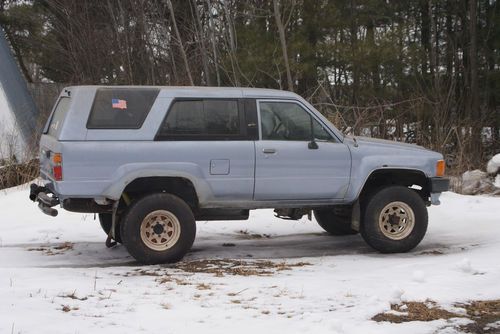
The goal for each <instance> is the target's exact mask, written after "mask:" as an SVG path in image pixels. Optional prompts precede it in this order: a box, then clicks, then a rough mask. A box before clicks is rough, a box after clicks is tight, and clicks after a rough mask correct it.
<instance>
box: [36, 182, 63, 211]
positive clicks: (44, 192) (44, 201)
mask: <svg viewBox="0 0 500 334" xmlns="http://www.w3.org/2000/svg"><path fill="white" fill-rule="evenodd" d="M49 194H52V191H50V190H49V189H48V188H46V187H43V186H39V185H37V184H34V183H32V184H31V186H30V196H29V198H30V200H32V201H33V202H38V208H39V209H40V210H41V211H42V212H43V213H45V214H47V215H49V216H52V217H55V216H57V214H58V212H57V210H56V209H54V208H53V207H54V206H56V205H58V204H59V198H57V197H55V196H49Z"/></svg>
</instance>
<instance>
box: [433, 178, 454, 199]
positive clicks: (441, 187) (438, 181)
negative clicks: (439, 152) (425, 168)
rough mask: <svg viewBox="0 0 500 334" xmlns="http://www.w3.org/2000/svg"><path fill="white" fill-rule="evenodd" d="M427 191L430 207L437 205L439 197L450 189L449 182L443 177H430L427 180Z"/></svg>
mask: <svg viewBox="0 0 500 334" xmlns="http://www.w3.org/2000/svg"><path fill="white" fill-rule="evenodd" d="M429 189H430V197H431V204H432V205H439V204H441V202H440V201H439V197H440V196H441V193H442V192H444V191H448V190H449V189H450V180H449V179H447V178H444V177H431V178H429Z"/></svg>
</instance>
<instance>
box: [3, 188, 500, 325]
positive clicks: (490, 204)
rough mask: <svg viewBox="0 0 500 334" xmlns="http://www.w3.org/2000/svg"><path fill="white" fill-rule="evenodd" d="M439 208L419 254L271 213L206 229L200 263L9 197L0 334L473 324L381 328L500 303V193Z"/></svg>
mask: <svg viewBox="0 0 500 334" xmlns="http://www.w3.org/2000/svg"><path fill="white" fill-rule="evenodd" d="M429 211H430V221H429V230H428V233H427V236H426V238H425V239H424V241H423V242H422V243H421V244H420V246H419V247H418V248H417V249H415V250H414V251H413V252H411V253H408V254H398V255H382V254H378V253H376V252H374V251H372V250H371V249H370V248H369V247H368V246H366V244H365V243H364V241H363V240H362V239H361V237H360V236H349V237H331V236H328V235H326V234H325V233H323V232H322V230H321V229H320V228H319V227H318V226H317V225H316V224H315V223H314V222H309V221H307V220H306V219H303V220H301V221H298V222H291V221H284V220H279V219H277V218H274V217H273V215H272V212H271V211H270V210H265V211H257V212H255V213H253V214H252V215H251V218H250V219H249V220H248V221H243V222H200V223H199V224H198V234H197V239H196V241H195V244H194V247H193V250H192V252H191V253H190V254H189V255H188V256H187V258H186V259H185V261H191V262H184V264H181V265H178V266H149V267H147V266H138V265H137V264H136V263H134V261H133V259H132V258H131V257H130V256H129V255H128V254H127V252H126V251H125V249H124V248H123V246H117V247H115V248H112V249H107V248H106V247H105V245H104V238H105V237H104V234H103V232H102V231H101V230H100V227H99V225H98V223H97V222H96V221H94V220H93V216H92V215H81V214H74V213H68V212H64V211H60V214H59V216H58V217H57V218H51V217H48V216H45V215H43V214H42V213H41V212H39V210H38V209H37V208H36V205H34V204H33V203H31V202H29V201H28V190H27V189H19V188H18V189H11V190H8V191H4V192H0V333H51V334H56V333H120V334H123V333H152V332H159V333H188V332H190V333H195V332H199V333H221V332H237V333H256V332H257V333H259V332H261V333H403V332H404V333H436V332H437V333H453V332H455V331H456V328H457V326H458V324H461V323H464V322H467V320H464V319H461V320H460V319H450V320H435V321H431V322H415V321H414V322H407V323H401V324H394V323H389V322H375V321H373V320H370V319H371V318H372V317H373V316H374V315H376V314H377V313H380V312H385V311H388V310H389V309H390V304H391V303H397V302H401V301H426V300H427V299H429V300H433V301H435V302H437V303H438V304H439V305H440V306H441V307H444V308H447V309H452V305H454V304H455V303H457V302H467V301H471V300H490V299H498V298H500V260H499V256H500V198H498V197H496V198H494V197H479V196H461V195H457V194H453V193H446V194H444V195H443V196H442V205H441V206H439V207H431V208H430V210H429ZM229 259H231V260H229ZM193 261H194V262H193ZM241 264H244V265H241ZM284 269H286V270H284ZM454 310H455V311H456V312H460V311H461V310H457V309H456V308H455V309H454Z"/></svg>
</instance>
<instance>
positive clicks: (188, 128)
mask: <svg viewBox="0 0 500 334" xmlns="http://www.w3.org/2000/svg"><path fill="white" fill-rule="evenodd" d="M241 119H242V117H240V111H239V108H238V101H237V100H218V99H217V100H215V99H209V100H189V101H188V100H186V101H183V100H181V101H175V102H174V104H173V105H172V106H171V107H170V110H169V111H168V114H167V116H166V118H165V120H164V122H163V124H162V126H161V128H160V131H159V133H158V136H157V137H158V138H159V139H187V140H203V139H214V140H225V139H240V138H241V137H242V133H241Z"/></svg>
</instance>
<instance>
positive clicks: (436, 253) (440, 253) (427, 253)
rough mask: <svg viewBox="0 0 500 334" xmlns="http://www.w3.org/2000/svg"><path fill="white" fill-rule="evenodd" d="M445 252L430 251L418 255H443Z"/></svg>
mask: <svg viewBox="0 0 500 334" xmlns="http://www.w3.org/2000/svg"><path fill="white" fill-rule="evenodd" d="M443 254H444V252H443V251H440V250H429V251H423V252H420V253H418V255H443Z"/></svg>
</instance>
